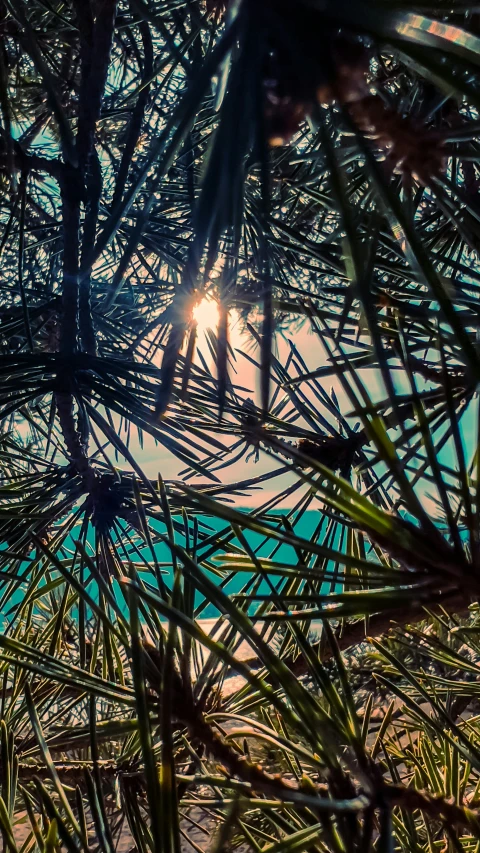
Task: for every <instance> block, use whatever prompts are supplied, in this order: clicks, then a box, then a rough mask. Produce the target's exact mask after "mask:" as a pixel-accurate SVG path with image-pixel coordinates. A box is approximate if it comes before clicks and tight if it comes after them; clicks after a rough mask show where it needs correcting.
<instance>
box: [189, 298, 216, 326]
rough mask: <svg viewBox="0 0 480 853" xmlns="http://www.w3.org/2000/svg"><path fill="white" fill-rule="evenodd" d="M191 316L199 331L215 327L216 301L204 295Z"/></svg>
mask: <svg viewBox="0 0 480 853" xmlns="http://www.w3.org/2000/svg"><path fill="white" fill-rule="evenodd" d="M192 318H193V320H195V322H196V324H197V329H198V331H199V332H205V331H206V330H207V329H216V328H217V326H218V320H219V311H218V302H216V301H215V299H212V298H211V297H210V296H204V298H203V299H201V300H200V302H199V303H198V305H195V308H194V309H193V311H192Z"/></svg>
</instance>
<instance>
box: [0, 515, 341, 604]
mask: <svg viewBox="0 0 480 853" xmlns="http://www.w3.org/2000/svg"><path fill="white" fill-rule="evenodd" d="M320 517H321V516H320V514H319V513H318V512H312V511H310V512H305V513H304V514H303V515H302V516H301V518H300V519H299V520H298V521H296V522H293V521H292V524H293V527H294V533H295V535H296V536H297V537H299V538H302V539H304V540H306V542H307V543H308V542H309V541H310V539H311V538H312V537H313V538H314V539H315V540H316V541H318V540H320V541H322V540H323V538H324V530H323V529H322V531H318V529H317V527H318V523H319V519H320ZM197 519H198V530H199V533H200V534H201V535H199V537H198V542H199V546H198V549H197V562H198V563H202V558H203V557H204V556H205V555H206V554H207V555H208V554H210V556H212V552H213V554H215V555H218V556H219V557H220V558H221V556H222V550H221V549H219V548H218V547H215V546H214V544H213V543H211V546H209V545H208V541H207V540H208V537H210V536H213V535H215V534H217V535H218V534H219V533H225V534H227V533H231V528H230V526H229V525H228V523H226V522H225V521H222V520H221V519H218V518H212V517H210V516H198V517H197ZM264 520H265V519H264ZM267 520H268V524H269V525H270V526H272V527H278V528H279V529H280V530H282V529H284V528H283V525H282V520H281V514H280V513H279V512H278V511H277V512H275V513H274V514H272V516H270V517H267ZM324 520H325V519H324ZM173 521H174V523H175V528H176V529H175V541H176V542H177V544H178V545H180V546H182V547H184V548H185V547H186V548H187V550H189V551H190V553H191V554H192V546H193V541H194V524H193V519H192V518H190V519H189V532H188V536H189V542H187V539H186V536H185V528H184V519H183V517H182V516H181V515H176V516H174V517H173ZM150 527H151V528H152V531H153V533H154V531H155V530H156V531H157V532H158V533H159V534H161V535H165V532H166V531H165V526H164V525H163V524H162V523H161V522H159V521H156V520H155V519H153V520H150ZM79 534H80V527H77V528H74V529H73V531H72V533H71V534H70V536H69V537H68V538H67V539H66V540H65V542H64V547H63V549H62V551H61V552H59V553H58V557H59V558H60V559H67V560H69V563H68V564H67V565H71V562H70V561H71V558H72V557H73V555H74V553H75V547H76V546H75V540H76V539H78V538H79ZM244 536H245V539H246V541H247V542H248V545H249V546H250V548H251V549H252V551H254V552H255V554H256V555H257V557H262V558H271V559H274V560H275V562H279V563H284V564H287V565H295V564H296V563H297V562H298V560H299V557H298V554H297V553H296V551H295V549H294V548H293V547H292V546H291V545H286V544H279V543H278V542H276V541H275V540H273V539H268V541H265V537H264V536H263V535H261V534H258V533H253V532H251V531H245V530H244ZM153 538H154V539H155V538H156V537H155V535H153ZM204 543H206V544H204ZM87 545H88V550H89V551H90V553H91V554H92V555H93V554H94V551H95V531H94V529H93V528H91V529H90V530H89V533H88V536H87ZM136 545H137V548H136V549H135V547H134V546H133V545H132V544H129V542H128V537H127V536H126V535H125V537H121V540H119V539H117V547H118V550H119V553H120V554H121V555H122V559H124V560H125V565H126V564H127V562H128V560H131V561H132V562H134V563H135V565H136V568H137V571H138V572H139V576H140V578H141V580H142V581H143V582H144V583H145V584H146V585H148V586H149V587H150V589H152V590H153V591H156V590H158V586H157V581H156V578H155V575H154V573H153V572H152V570H151V569H148V567H147V565H145V568H143V566H142V556H143V557H144V559H145V563H148V564H149V565H150V566H151V564H152V562H153V561H152V553H151V551H150V549H149V548H148V547H145V546H144V547H141V548H140V547H139V540H138V538H137V541H136ZM239 545H240V543H239V542H237V541H236V540H235V539H232V540H231V542H230V543H226V545H225V548H224V552H223V553H231V551H232V546H239ZM333 547H335V543H333ZM122 548H124V553H123V554H122ZM153 548H154V552H155V558H156V560H157V561H158V564H159V566H160V570H161V573H162V577H163V579H164V581H165V583H166V585H167V586H168V587H171V585H172V581H173V568H172V557H171V552H170V548H169V546H168V545H167V544H166V543H164V542H161V541H158V540H157V541H155V544H154V546H153ZM243 553H244V552H243ZM33 556H34V555H33V553H32V557H33ZM211 565H213V566H218V567H220V566H221V559H220V560H218V561H216V560H211ZM29 567H30V564H29V563H28V562H25V563H24V564H23V565H22V570H24V571H25V575H24V581H23V583H21V584H20V585H19V586H17V585H16V586H15V588H12V587H10V593H9V594H5V587H4V590H3V596H2V598H1V602H0V606H1V612H2V616H3V617H6V618H7V621H9V620H10V619H11V618H12V616H13V615H14V613H15V610H16V609H17V607H18V605H19V604H20V603H21V602H23V600H24V596H25V593H26V591H27V589H28V588H29V586H30V577H31V574H30V571H29ZM202 568H203V569H204V570H205V565H204V564H202ZM84 572H85V582H86V589H87V591H88V594H89V596H90V597H91V598H92V599H94V600H95V601H97V602H98V598H99V587H98V582H97V580H96V579H95V578H94V577H93V576H90V570H89V568H88V567H86V568H85V570H84ZM227 573H228V572H227ZM206 574H207V576H208V577H209V578H210V579H211V580H212V581H214V583H215V584H216V585H221V586H222V588H223V589H224V591H225V592H226V593H227V594H228V595H229V596H230V595H234V594H238V593H240V592H241V591H242V590H244V589H245V587H247V589H246V593H247V594H249V593H251V589H250V588H249V583H248V582H249V579H251V578H252V575H251V574H250V573H248V572H243V571H242V572H237V573H232V574H231V575H228V577H226V576H225V574H226V572H225V568H224V569H223V572H222V574H215V573H214V572H212V571H208V570H206ZM55 577H59V572H58V571H57V570H55V568H54V567H50V571H49V575H47V574H46V573H44V574H42V576H41V577H39V578H38V586H37V592H38V593H40V592H41V589H42V587H44V586H45V585H46V584H47V582H49V581H52V580H54V578H55ZM104 577H105V579H106V580H107V583H108V582H109V578H108V573H105V574H104ZM283 583H284V578H282V577H280V576H278V575H271V576H270V581H268V580H267V579H264V580H262V581H261V583H259V585H258V587H256V589H255V594H256V595H260V596H262V595H268V596H270V595H271V594H272V585H273V587H275V588H278V587H279V585H282V584H283ZM111 589H112V591H113V592H114V595H115V598H116V600H117V602H118V603H119V605H120V608H121V609H122V610H124V611H126V603H125V601H124V598H123V594H122V592H121V589H120V586H119V585H118V583H117V582H113V583H112V585H111ZM45 592H47V590H45ZM62 594H63V584H62V585H61V586H60V587H59V589H58V592H55V591H54V593H53V595H51V596H50V601H51V602H52V607H53V608H55V601H57V602H58V603H59V602H60V597H61V595H62ZM44 600H45V601H47V600H48V599H44ZM194 606H195V615H196V617H197V618H214V617H216V616H218V615H219V611H218V609H217V608H216V607H215V606H214V605H213V604H212V603H211V602H210V601H208V600H206V599H205V598H204V596H203V595H202V594H201V593H200V592H198V591H197V592H196V593H195V597H194ZM252 607H256V605H255V604H252ZM72 615H74V613H73V612H72Z"/></svg>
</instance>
